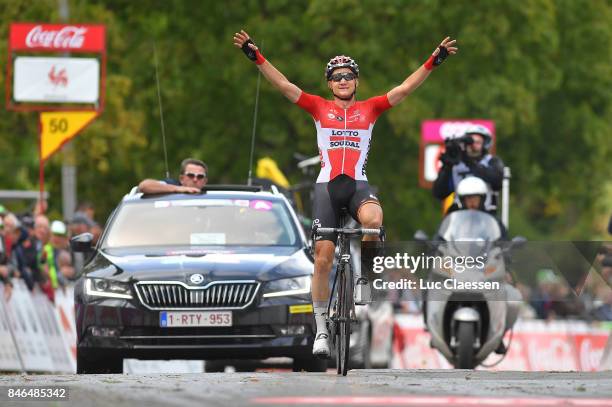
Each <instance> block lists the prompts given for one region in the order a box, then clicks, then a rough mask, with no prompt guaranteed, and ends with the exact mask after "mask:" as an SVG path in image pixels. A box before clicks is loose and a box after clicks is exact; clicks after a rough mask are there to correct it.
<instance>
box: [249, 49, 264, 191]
mask: <svg viewBox="0 0 612 407" xmlns="http://www.w3.org/2000/svg"><path fill="white" fill-rule="evenodd" d="M263 45H264V42H263V40H262V41H261V47H260V49H261V50H262V51H263ZM257 71H258V74H257V90H256V91H255V111H254V112H253V133H252V135H251V157H250V158H249V176H248V179H247V185H253V153H254V152H255V130H256V129H257V112H258V110H259V84H260V83H261V71H260V70H257Z"/></svg>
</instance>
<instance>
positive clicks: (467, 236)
mask: <svg viewBox="0 0 612 407" xmlns="http://www.w3.org/2000/svg"><path fill="white" fill-rule="evenodd" d="M438 235H439V236H440V237H441V238H442V239H444V240H445V241H447V242H452V241H455V242H457V241H485V242H493V241H496V240H498V239H499V238H500V237H501V230H500V228H499V225H498V224H497V221H496V220H495V218H494V217H493V216H491V215H489V214H488V213H485V212H482V211H476V210H462V211H455V212H451V213H450V214H449V215H448V216H447V217H446V218H444V221H442V224H441V225H440V229H439V231H438Z"/></svg>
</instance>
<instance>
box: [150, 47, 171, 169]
mask: <svg viewBox="0 0 612 407" xmlns="http://www.w3.org/2000/svg"><path fill="white" fill-rule="evenodd" d="M153 58H154V59H155V81H156V83H157V102H158V104H159V117H160V119H161V133H162V143H163V146H164V164H165V165H166V179H168V178H170V171H169V170H168V149H167V148H166V126H165V125H164V108H163V106H162V98H161V88H160V86H159V69H158V68H157V47H156V46H155V40H153Z"/></svg>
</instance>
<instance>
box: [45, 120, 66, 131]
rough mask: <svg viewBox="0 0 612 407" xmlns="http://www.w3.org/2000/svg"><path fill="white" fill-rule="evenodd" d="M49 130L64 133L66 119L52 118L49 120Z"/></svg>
mask: <svg viewBox="0 0 612 407" xmlns="http://www.w3.org/2000/svg"><path fill="white" fill-rule="evenodd" d="M49 131H50V132H51V133H58V132H59V133H66V132H67V131H68V119H66V118H65V117H63V118H59V119H57V118H53V119H51V120H50V121H49Z"/></svg>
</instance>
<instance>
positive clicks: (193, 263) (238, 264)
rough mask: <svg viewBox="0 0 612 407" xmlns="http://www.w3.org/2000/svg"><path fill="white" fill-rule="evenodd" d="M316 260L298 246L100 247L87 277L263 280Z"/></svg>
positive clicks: (304, 269)
mask: <svg viewBox="0 0 612 407" xmlns="http://www.w3.org/2000/svg"><path fill="white" fill-rule="evenodd" d="M312 272H313V263H312V261H311V260H310V258H309V257H308V256H307V255H306V253H305V251H304V250H303V249H301V248H296V247H274V248H263V249H260V248H258V249H237V250H223V251H214V252H199V253H194V252H186V253H185V254H178V253H168V254H164V255H160V254H153V255H151V254H149V255H143V254H118V253H108V252H101V251H98V252H97V254H96V255H95V257H94V258H93V259H92V261H91V262H89V263H88V264H87V266H86V267H85V270H84V274H85V275H86V276H87V277H99V278H111V279H114V280H117V281H124V282H137V281H145V280H149V281H151V280H155V281H170V280H171V281H182V282H184V283H186V284H189V278H190V277H191V276H192V275H193V274H201V275H202V276H203V277H204V283H208V282H211V281H222V280H257V281H261V282H265V281H270V280H276V279H280V278H288V277H295V276H301V275H307V274H312Z"/></svg>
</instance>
